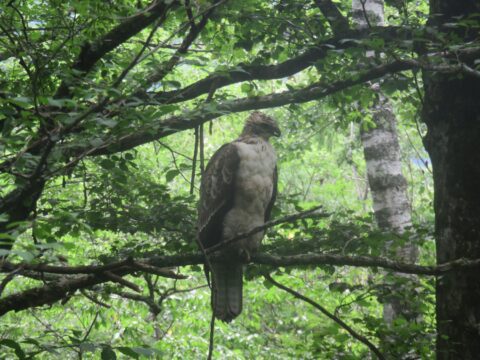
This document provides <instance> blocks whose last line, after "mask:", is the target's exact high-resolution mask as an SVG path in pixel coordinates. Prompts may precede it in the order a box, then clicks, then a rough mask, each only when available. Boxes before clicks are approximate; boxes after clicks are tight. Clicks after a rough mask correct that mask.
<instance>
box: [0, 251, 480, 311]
mask: <svg viewBox="0 0 480 360" xmlns="http://www.w3.org/2000/svg"><path fill="white" fill-rule="evenodd" d="M216 256H217V255H215V254H212V255H210V256H209V257H211V258H212V259H215V257H216ZM218 260H221V259H220V258H219V259H218ZM251 260H252V263H254V264H261V265H269V266H273V267H280V266H283V267H287V266H288V267H293V266H322V265H335V266H354V267H379V268H384V269H389V270H392V271H395V272H399V273H406V274H419V275H441V274H443V273H445V272H448V271H452V270H459V269H472V268H479V267H480V259H458V260H455V261H452V262H449V263H445V264H440V265H437V266H421V265H415V264H406V263H401V262H396V261H392V260H388V259H383V258H377V257H369V256H342V255H333V254H299V255H289V256H281V255H271V254H262V253H260V254H256V255H253V256H252V259H251ZM124 261H127V260H124ZM130 261H131V260H130ZM141 261H142V263H144V264H148V265H150V266H154V267H157V268H164V267H174V266H187V265H199V264H203V263H204V262H205V257H204V256H203V255H202V254H201V253H195V254H182V255H171V256H152V257H146V258H143V259H141ZM119 263H121V262H117V263H112V264H111V265H110V266H111V268H113V269H115V268H116V269H117V270H112V271H111V272H112V273H114V274H115V275H117V276H125V275H128V274H132V273H134V272H136V271H138V269H135V268H132V267H119V268H117V267H116V266H118V264H119ZM23 266H24V268H25V270H27V269H28V267H29V266H31V265H29V264H23ZM108 281H110V278H109V277H108V276H106V275H104V273H93V274H89V275H80V276H71V277H62V278H59V279H58V280H56V281H52V282H50V283H48V284H47V285H45V286H42V287H36V288H32V289H29V290H26V291H23V292H20V293H17V294H13V295H9V296H6V297H5V298H3V299H0V316H1V315H3V314H5V313H7V312H9V311H21V310H25V309H28V308H31V307H36V306H42V305H49V304H53V303H55V302H57V301H59V300H61V299H63V298H65V297H66V296H68V295H69V294H71V293H74V292H75V291H76V290H80V289H86V288H90V287H92V286H94V285H97V284H101V283H105V282H108Z"/></svg>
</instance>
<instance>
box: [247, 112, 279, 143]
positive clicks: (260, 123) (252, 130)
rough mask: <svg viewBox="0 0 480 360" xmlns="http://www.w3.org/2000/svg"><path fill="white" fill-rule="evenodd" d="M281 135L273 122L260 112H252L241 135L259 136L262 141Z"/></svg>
mask: <svg viewBox="0 0 480 360" xmlns="http://www.w3.org/2000/svg"><path fill="white" fill-rule="evenodd" d="M281 134H282V133H281V131H280V128H279V127H278V125H277V123H276V122H275V120H274V119H273V118H271V117H270V116H268V115H265V114H264V113H262V112H260V111H254V112H252V113H251V114H250V116H249V117H248V119H247V121H246V122H245V126H244V128H243V132H242V135H249V136H259V137H262V138H264V139H269V138H270V137H272V136H277V137H278V136H280V135H281Z"/></svg>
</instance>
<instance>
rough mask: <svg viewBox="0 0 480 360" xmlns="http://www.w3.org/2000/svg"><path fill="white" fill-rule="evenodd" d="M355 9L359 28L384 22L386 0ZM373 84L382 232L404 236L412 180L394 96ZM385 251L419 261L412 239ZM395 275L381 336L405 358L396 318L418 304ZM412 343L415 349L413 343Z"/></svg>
mask: <svg viewBox="0 0 480 360" xmlns="http://www.w3.org/2000/svg"><path fill="white" fill-rule="evenodd" d="M352 13H353V14H352V15H353V22H354V24H355V26H356V27H357V28H359V29H361V28H365V27H371V26H383V25H384V4H383V0H367V1H361V0H353V1H352ZM374 55H375V54H374V53H373V52H371V51H370V52H367V57H373V56H374ZM371 88H372V90H373V91H375V93H376V101H375V103H374V104H373V106H372V107H371V108H370V111H371V113H372V114H373V122H374V124H375V127H374V128H370V129H367V130H364V131H362V133H361V139H362V144H363V151H364V157H365V162H366V167H367V176H368V183H369V186H370V191H371V194H372V200H373V210H374V214H375V219H376V222H377V224H378V227H379V228H380V229H381V230H382V231H385V232H391V233H394V234H398V235H402V234H404V233H405V230H406V229H407V228H408V227H411V225H412V219H411V207H410V202H409V200H408V197H407V181H406V179H405V177H404V176H403V173H402V162H401V151H400V144H399V141H398V134H397V129H396V118H395V114H394V113H393V110H392V106H391V104H390V101H389V99H388V98H387V97H386V96H384V95H383V93H382V92H381V90H380V84H379V83H375V84H372V85H371ZM384 252H385V253H387V254H394V256H395V257H396V258H399V259H401V260H402V261H407V262H409V263H415V261H416V260H417V247H416V246H415V244H413V243H412V242H407V243H405V244H404V245H402V246H400V247H397V248H393V246H392V242H391V241H390V242H387V243H386V244H385V249H384ZM392 280H393V281H392ZM392 280H390V281H388V283H385V284H384V288H385V289H386V291H385V294H382V296H381V297H380V301H382V302H383V319H384V321H385V323H386V324H387V325H388V327H389V332H388V333H387V334H383V335H382V346H383V348H384V352H385V354H386V355H387V356H389V357H391V358H396V359H399V358H404V356H405V354H402V353H398V351H396V349H397V346H395V344H396V343H397V342H398V340H399V339H398V338H397V337H396V336H395V333H396V331H395V327H394V326H393V324H394V320H395V319H396V318H398V317H403V318H405V319H406V320H415V319H416V318H417V317H418V309H417V307H416V306H415V304H414V303H413V302H412V298H411V294H410V291H409V288H408V286H405V285H406V282H405V281H402V279H399V277H398V276H396V277H395V278H392ZM412 280H414V279H412ZM409 283H410V284H409V285H411V282H409ZM399 284H402V285H399ZM390 333H391V334H390ZM409 346H410V347H412V348H413V347H414V344H411V345H409ZM412 351H413V350H412Z"/></svg>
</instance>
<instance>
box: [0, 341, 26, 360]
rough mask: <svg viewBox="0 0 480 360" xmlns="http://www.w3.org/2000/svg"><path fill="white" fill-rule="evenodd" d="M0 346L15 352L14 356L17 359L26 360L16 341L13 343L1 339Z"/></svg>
mask: <svg viewBox="0 0 480 360" xmlns="http://www.w3.org/2000/svg"><path fill="white" fill-rule="evenodd" d="M0 346H6V347H9V348H11V349H13V350H14V351H15V355H17V357H18V358H19V359H25V358H26V355H25V352H24V351H23V350H22V348H21V347H20V344H19V343H17V342H16V341H13V340H11V339H2V340H0Z"/></svg>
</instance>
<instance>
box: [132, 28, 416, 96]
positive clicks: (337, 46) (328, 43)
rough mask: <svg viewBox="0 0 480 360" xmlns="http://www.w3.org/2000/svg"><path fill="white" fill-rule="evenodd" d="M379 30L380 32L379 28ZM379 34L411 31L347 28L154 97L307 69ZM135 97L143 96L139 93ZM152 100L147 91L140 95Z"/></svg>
mask: <svg viewBox="0 0 480 360" xmlns="http://www.w3.org/2000/svg"><path fill="white" fill-rule="evenodd" d="M380 30H381V31H380ZM373 35H374V36H378V37H381V38H383V39H385V40H393V39H395V38H410V37H411V34H410V33H408V31H406V30H405V29H401V28H397V27H385V28H381V29H380V28H378V29H377V28H374V29H372V30H368V31H367V30H349V31H348V32H346V33H344V34H342V35H339V36H335V37H332V38H329V39H326V40H323V41H322V42H321V43H319V44H317V45H315V46H313V47H311V48H310V49H307V50H306V51H304V52H303V53H302V54H300V55H297V56H295V57H293V58H291V59H288V60H286V61H284V62H281V63H279V64H275V65H257V64H256V63H258V61H252V63H251V64H243V63H241V64H238V65H237V66H235V67H233V68H232V69H231V70H227V71H222V72H221V73H214V74H212V75H210V76H208V77H206V78H205V79H202V80H199V81H197V82H195V83H193V84H191V85H188V86H187V87H185V88H183V89H179V90H173V91H165V92H158V93H156V95H155V96H154V97H153V99H154V100H155V101H157V102H159V103H168V104H172V103H178V102H183V101H187V100H191V99H194V98H196V97H198V96H201V95H205V94H208V92H209V91H210V89H211V87H212V85H213V84H215V88H216V89H220V88H222V87H224V86H228V85H232V84H236V83H239V82H242V81H251V80H274V79H281V78H284V77H288V76H292V75H294V74H296V73H298V72H300V71H302V70H305V69H306V68H308V67H310V66H312V65H314V64H315V63H316V62H317V61H319V60H321V59H323V58H325V57H326V56H327V54H328V51H329V50H341V49H347V48H350V47H358V46H359V44H358V42H357V41H346V40H347V39H348V40H362V39H367V38H369V37H371V36H373ZM136 96H138V97H142V94H141V93H137V94H136ZM143 97H144V98H145V99H147V100H148V99H151V96H150V94H145V95H144V96H143Z"/></svg>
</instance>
